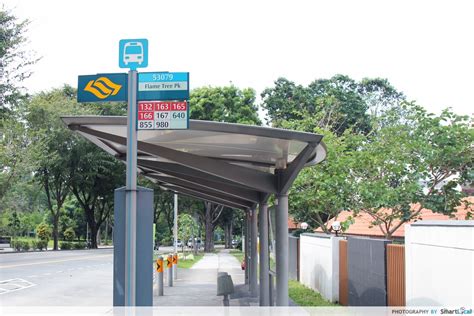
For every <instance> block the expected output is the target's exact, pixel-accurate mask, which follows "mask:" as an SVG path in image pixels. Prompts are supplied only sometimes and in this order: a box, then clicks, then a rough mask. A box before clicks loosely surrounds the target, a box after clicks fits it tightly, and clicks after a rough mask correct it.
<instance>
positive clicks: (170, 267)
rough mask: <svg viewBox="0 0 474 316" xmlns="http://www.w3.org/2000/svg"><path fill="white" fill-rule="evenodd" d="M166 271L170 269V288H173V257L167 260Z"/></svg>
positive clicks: (169, 256) (170, 256)
mask: <svg viewBox="0 0 474 316" xmlns="http://www.w3.org/2000/svg"><path fill="white" fill-rule="evenodd" d="M166 269H168V286H173V256H172V255H168V258H166Z"/></svg>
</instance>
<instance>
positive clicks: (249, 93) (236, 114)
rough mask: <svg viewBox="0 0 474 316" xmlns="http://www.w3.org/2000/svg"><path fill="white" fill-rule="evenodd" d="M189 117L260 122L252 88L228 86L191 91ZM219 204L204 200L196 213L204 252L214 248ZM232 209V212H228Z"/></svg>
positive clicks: (221, 207) (242, 122)
mask: <svg viewBox="0 0 474 316" xmlns="http://www.w3.org/2000/svg"><path fill="white" fill-rule="evenodd" d="M190 102H191V104H192V105H193V106H192V107H191V114H190V118H192V119H200V120H210V121H218V122H227V123H240V124H253V125H260V124H261V121H260V119H259V118H258V108H257V106H256V105H255V91H254V90H252V89H249V88H248V89H242V90H240V89H238V88H237V87H235V86H228V87H202V88H198V89H195V90H193V91H192V93H191V99H190ZM223 208H224V207H223V206H222V205H217V204H213V203H210V202H205V203H204V208H202V207H201V208H200V209H199V211H200V212H199V216H200V217H201V220H202V222H203V223H204V229H205V232H206V239H205V243H204V251H206V252H210V251H212V250H213V249H214V229H215V228H216V226H217V224H218V220H219V216H220V215H221V213H222V210H223ZM230 212H232V211H230Z"/></svg>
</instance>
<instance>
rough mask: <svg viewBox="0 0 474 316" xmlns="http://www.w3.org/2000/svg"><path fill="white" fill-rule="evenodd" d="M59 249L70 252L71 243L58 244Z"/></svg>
mask: <svg viewBox="0 0 474 316" xmlns="http://www.w3.org/2000/svg"><path fill="white" fill-rule="evenodd" d="M59 248H61V250H71V249H72V243H71V242H69V241H63V242H60V243H59Z"/></svg>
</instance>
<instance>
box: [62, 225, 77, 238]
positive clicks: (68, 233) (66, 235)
mask: <svg viewBox="0 0 474 316" xmlns="http://www.w3.org/2000/svg"><path fill="white" fill-rule="evenodd" d="M63 235H64V239H65V240H67V241H72V240H73V239H74V238H76V233H75V232H74V229H72V228H71V227H69V228H67V229H66V230H65V231H64V233H63Z"/></svg>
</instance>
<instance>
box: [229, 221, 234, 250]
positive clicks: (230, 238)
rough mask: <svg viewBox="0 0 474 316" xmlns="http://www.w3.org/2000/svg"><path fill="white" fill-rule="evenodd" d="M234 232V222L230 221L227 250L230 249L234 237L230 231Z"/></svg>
mask: <svg viewBox="0 0 474 316" xmlns="http://www.w3.org/2000/svg"><path fill="white" fill-rule="evenodd" d="M233 230H234V221H233V220H232V221H230V223H229V248H232V240H234V235H233V234H232V231H233Z"/></svg>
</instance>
